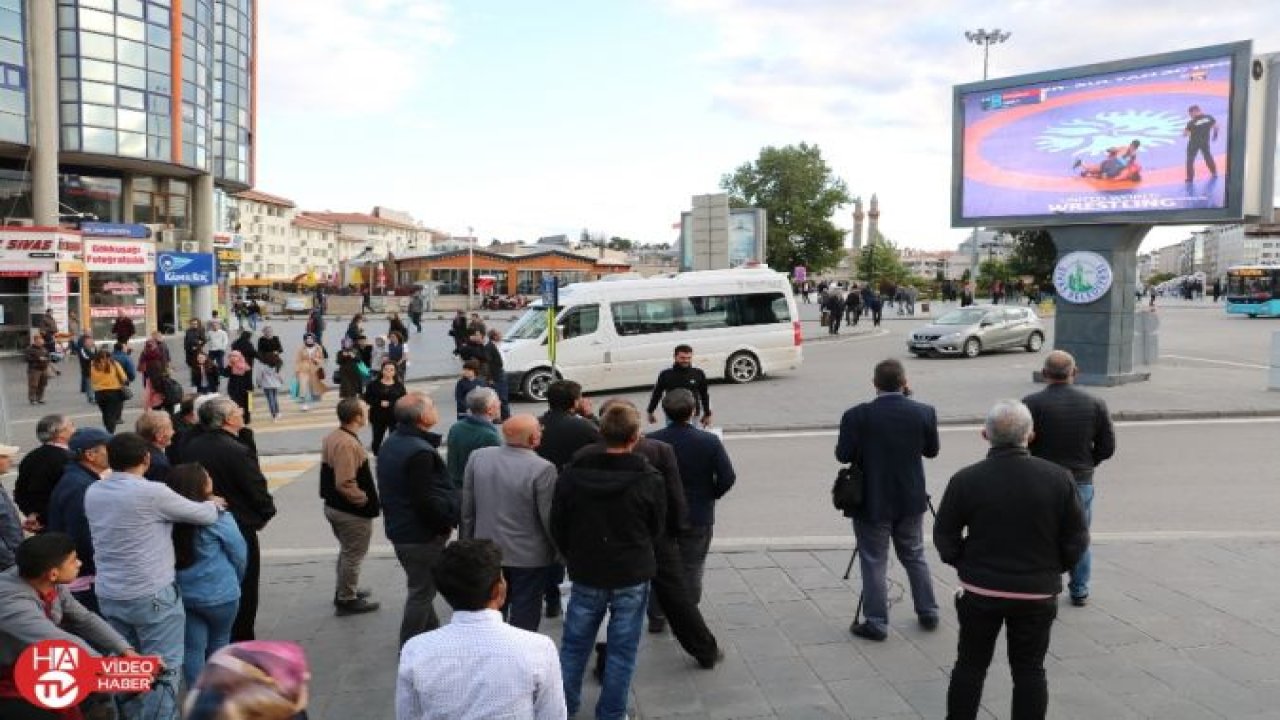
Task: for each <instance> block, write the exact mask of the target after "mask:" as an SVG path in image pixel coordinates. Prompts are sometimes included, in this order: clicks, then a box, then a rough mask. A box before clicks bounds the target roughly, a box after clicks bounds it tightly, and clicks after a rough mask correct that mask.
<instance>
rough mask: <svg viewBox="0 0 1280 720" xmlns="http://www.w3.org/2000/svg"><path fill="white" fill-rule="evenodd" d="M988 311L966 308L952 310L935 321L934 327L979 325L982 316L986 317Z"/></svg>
mask: <svg viewBox="0 0 1280 720" xmlns="http://www.w3.org/2000/svg"><path fill="white" fill-rule="evenodd" d="M986 314H987V311H986V310H979V309H977V308H964V309H961V310H952V311H951V312H949V313H945V314H943V316H942V317H940V318H938V319H937V320H934V321H933V324H934V325H977V324H978V323H979V322H982V316H983V315H986Z"/></svg>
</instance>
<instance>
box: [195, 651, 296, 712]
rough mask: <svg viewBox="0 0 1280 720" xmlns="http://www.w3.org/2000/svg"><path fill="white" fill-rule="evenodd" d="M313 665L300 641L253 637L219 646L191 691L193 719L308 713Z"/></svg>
mask: <svg viewBox="0 0 1280 720" xmlns="http://www.w3.org/2000/svg"><path fill="white" fill-rule="evenodd" d="M310 681H311V671H310V669H309V668H308V665H307V656H306V653H304V652H303V650H302V647H301V646H299V645H298V644H296V643H292V642H286V641H282V640H250V641H247V642H241V643H234V644H231V645H228V646H226V647H224V648H222V649H221V650H219V651H217V652H215V653H214V654H213V655H212V656H211V657H210V658H209V661H208V663H207V664H206V665H205V668H204V671H203V672H201V673H200V677H199V679H197V680H196V682H195V685H194V686H193V687H192V688H191V690H190V692H188V693H187V698H186V702H185V707H184V708H183V710H184V713H183V717H185V718H186V719H187V720H226V719H228V718H255V720H297V719H299V718H305V717H306V716H307V715H306V711H307V698H308V694H309V692H308V683H310Z"/></svg>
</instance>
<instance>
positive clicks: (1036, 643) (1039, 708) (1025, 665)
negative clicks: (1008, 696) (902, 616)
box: [947, 592, 1058, 720]
mask: <svg viewBox="0 0 1280 720" xmlns="http://www.w3.org/2000/svg"><path fill="white" fill-rule="evenodd" d="M956 615H957V616H958V617H959V619H960V643H959V649H958V651H957V657H956V666H955V668H954V669H953V670H952V671H951V684H950V686H949V687H948V688H947V720H969V719H970V718H976V717H978V706H979V704H980V703H981V702H982V685H983V683H984V682H985V681H986V677H987V667H988V666H990V665H991V656H992V654H993V653H994V652H995V646H996V638H997V636H999V635H1000V626H1001V625H1004V627H1005V634H1006V641H1007V642H1008V647H1009V672H1010V674H1011V675H1012V676H1013V710H1012V712H1011V713H1010V715H1009V717H1010V720H1041V719H1042V718H1044V716H1045V709H1046V708H1047V707H1048V704H1049V686H1048V683H1047V682H1046V681H1045V675H1044V656H1045V653H1046V652H1048V650H1049V631H1050V630H1051V629H1052V628H1053V619H1054V618H1055V617H1057V616H1058V603H1057V599H1056V598H1048V599H1046V600H1009V599H1006V598H993V597H985V596H982V595H977V594H974V593H971V592H965V593H963V594H962V595H959V596H958V597H956Z"/></svg>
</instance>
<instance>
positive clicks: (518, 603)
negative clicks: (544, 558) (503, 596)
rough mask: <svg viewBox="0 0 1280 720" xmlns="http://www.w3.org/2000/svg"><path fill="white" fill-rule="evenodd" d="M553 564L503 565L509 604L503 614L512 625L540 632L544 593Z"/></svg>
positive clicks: (504, 608)
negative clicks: (537, 565) (539, 565)
mask: <svg viewBox="0 0 1280 720" xmlns="http://www.w3.org/2000/svg"><path fill="white" fill-rule="evenodd" d="M550 571H551V566H549V565H548V566H544V567H523V568H521V567H507V566H506V565H503V566H502V576H503V577H505V578H506V579H507V604H506V605H504V606H503V608H502V614H503V615H505V616H506V618H507V622H508V623H510V624H511V626H512V627H518V628H520V629H521V630H528V631H529V632H538V624H539V623H540V622H541V621H542V595H543V592H544V591H545V590H546V587H547V576H548V575H549V574H550Z"/></svg>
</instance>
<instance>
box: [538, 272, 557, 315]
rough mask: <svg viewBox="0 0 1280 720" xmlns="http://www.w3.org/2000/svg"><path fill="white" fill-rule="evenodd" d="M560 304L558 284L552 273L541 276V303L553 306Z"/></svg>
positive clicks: (544, 305) (545, 305)
mask: <svg viewBox="0 0 1280 720" xmlns="http://www.w3.org/2000/svg"><path fill="white" fill-rule="evenodd" d="M559 304H560V284H559V283H557V282H556V278H555V276H554V275H543V276H542V305H543V307H548V308H553V307H555V306H557V305H559Z"/></svg>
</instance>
